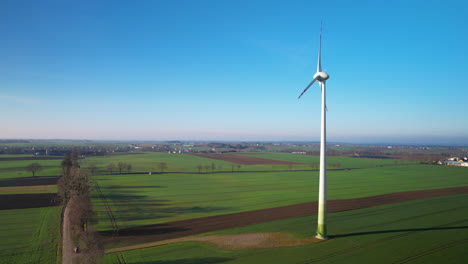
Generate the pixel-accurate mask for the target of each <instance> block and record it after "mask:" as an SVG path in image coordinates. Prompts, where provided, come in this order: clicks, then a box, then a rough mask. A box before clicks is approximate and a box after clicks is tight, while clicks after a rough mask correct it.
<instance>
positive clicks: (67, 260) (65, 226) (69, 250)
mask: <svg viewBox="0 0 468 264" xmlns="http://www.w3.org/2000/svg"><path fill="white" fill-rule="evenodd" d="M69 214H70V212H69V209H68V206H66V207H65V210H64V211H63V219H62V264H72V263H73V257H74V256H73V254H75V253H73V241H72V238H71V231H70V219H69Z"/></svg>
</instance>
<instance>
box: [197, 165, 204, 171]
mask: <svg viewBox="0 0 468 264" xmlns="http://www.w3.org/2000/svg"><path fill="white" fill-rule="evenodd" d="M197 169H198V173H201V170H202V169H203V166H202V165H200V164H198V165H197Z"/></svg>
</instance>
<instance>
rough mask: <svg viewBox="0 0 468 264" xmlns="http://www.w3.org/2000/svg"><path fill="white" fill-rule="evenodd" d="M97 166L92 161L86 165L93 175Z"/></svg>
mask: <svg viewBox="0 0 468 264" xmlns="http://www.w3.org/2000/svg"><path fill="white" fill-rule="evenodd" d="M97 168H98V167H96V165H95V164H94V163H91V164H89V165H88V170H89V172H91V175H94V174H95V173H96V170H97Z"/></svg>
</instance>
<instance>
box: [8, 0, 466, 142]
mask: <svg viewBox="0 0 468 264" xmlns="http://www.w3.org/2000/svg"><path fill="white" fill-rule="evenodd" d="M467 13H468V2H466V1H187V0H186V1H177V0H175V1H172V0H171V1H169V0H167V1H58V0H57V1H17V0H14V1H13V0H12V1H1V3H0V33H1V35H2V41H0V112H1V115H0V122H1V124H2V128H1V130H0V138H42V139H56V138H67V139H70V138H74V139H110V140H171V139H182V140H312V141H317V140H319V135H320V89H319V87H318V85H314V86H313V87H312V88H311V89H309V91H308V92H307V94H305V95H304V96H303V97H302V98H301V100H297V96H298V95H299V94H300V93H301V92H302V90H303V89H304V88H305V86H306V85H307V84H308V83H309V82H310V81H311V79H312V76H313V74H314V73H315V69H316V60H317V48H318V35H319V27H320V21H323V50H322V59H323V60H322V65H323V68H324V69H325V70H326V71H327V72H328V73H329V74H330V76H331V77H330V79H329V80H328V81H327V105H328V110H329V111H328V113H327V114H328V139H329V140H330V141H344V142H354V143H362V142H364V143H372V142H389V143H434V144H468V121H467V120H468V118H467V116H468V115H467V107H466V106H467V105H468V104H467V101H468V94H467V83H468V74H467V70H468V60H467V58H468V52H467V47H468V16H467V15H466V14H467Z"/></svg>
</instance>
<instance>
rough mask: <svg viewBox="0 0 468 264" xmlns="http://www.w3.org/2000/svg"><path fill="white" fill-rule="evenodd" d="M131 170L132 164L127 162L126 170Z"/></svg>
mask: <svg viewBox="0 0 468 264" xmlns="http://www.w3.org/2000/svg"><path fill="white" fill-rule="evenodd" d="M131 170H132V164H127V171H128V172H130V171H131Z"/></svg>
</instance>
